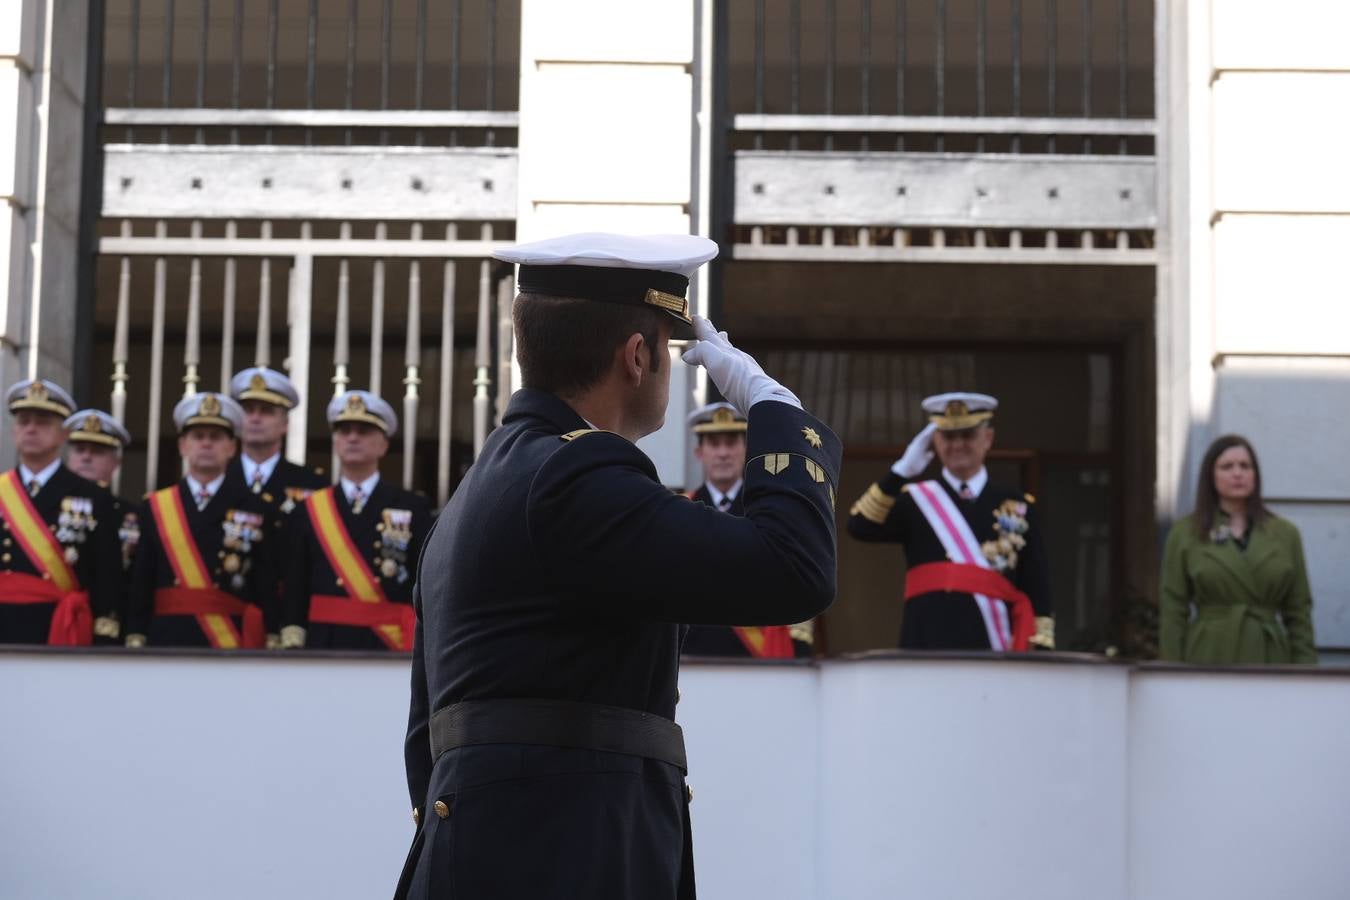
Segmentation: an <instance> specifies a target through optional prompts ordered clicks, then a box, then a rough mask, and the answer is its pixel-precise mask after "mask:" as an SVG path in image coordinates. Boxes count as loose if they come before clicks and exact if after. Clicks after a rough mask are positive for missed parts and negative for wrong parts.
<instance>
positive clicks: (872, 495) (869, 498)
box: [848, 483, 895, 525]
mask: <svg viewBox="0 0 1350 900" xmlns="http://www.w3.org/2000/svg"><path fill="white" fill-rule="evenodd" d="M894 506H895V498H894V497H891V496H889V495H887V494H886V493H885V492H883V491H882V490H881V487H880V486H879V485H877V484H876V483H873V484H872V486H871V487H869V488H868V489H867V492H866V493H864V494H863V495H862V496H861V497H859V498H858V502H857V503H854V504H853V508H852V509H850V510H849V511H848V514H849V515H850V516H862V517H863V518H864V519H866V520H867V521H869V522H873V523H875V524H877V525H884V524H886V517H887V516H889V515H890V514H891V509H892V507H894Z"/></svg>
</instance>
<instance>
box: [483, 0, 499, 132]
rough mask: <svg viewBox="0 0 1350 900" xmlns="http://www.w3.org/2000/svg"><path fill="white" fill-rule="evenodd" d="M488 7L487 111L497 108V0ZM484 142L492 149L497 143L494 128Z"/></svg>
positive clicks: (490, 0) (490, 1) (492, 0)
mask: <svg viewBox="0 0 1350 900" xmlns="http://www.w3.org/2000/svg"><path fill="white" fill-rule="evenodd" d="M487 7H488V8H487V26H488V66H487V106H486V107H485V109H495V108H496V106H497V0H488V4H487ZM483 141H484V143H486V144H487V146H489V147H491V146H492V145H493V144H495V143H497V132H496V131H495V130H494V129H492V128H489V129H487V131H486V132H485V133H484V135H483Z"/></svg>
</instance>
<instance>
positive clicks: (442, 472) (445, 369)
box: [436, 222, 459, 507]
mask: <svg viewBox="0 0 1350 900" xmlns="http://www.w3.org/2000/svg"><path fill="white" fill-rule="evenodd" d="M458 237H459V235H458V228H457V226H456V225H455V224H454V223H453V222H452V223H450V224H449V225H446V226H445V239H446V240H447V241H453V240H456V239H457V238H458ZM455 276H456V271H455V261H454V260H453V259H447V260H446V261H445V265H444V274H443V276H442V287H441V383H440V397H439V400H440V402H439V404H438V406H439V409H438V410H437V411H438V412H439V414H440V415H439V418H438V422H439V425H440V428H439V432H438V434H437V435H436V447H437V452H436V505H437V506H438V507H443V506H445V504H446V501H447V500H449V499H450V441H451V437H452V435H453V431H452V430H451V427H450V425H451V421H450V419H451V416H452V415H453V414H454V409H455V403H454V399H455V394H454V391H455Z"/></svg>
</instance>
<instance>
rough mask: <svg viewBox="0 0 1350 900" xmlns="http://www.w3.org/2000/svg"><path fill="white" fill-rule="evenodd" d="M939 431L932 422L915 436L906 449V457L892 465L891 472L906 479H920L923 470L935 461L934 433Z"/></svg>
mask: <svg viewBox="0 0 1350 900" xmlns="http://www.w3.org/2000/svg"><path fill="white" fill-rule="evenodd" d="M937 430H938V427H937V425H936V424H935V423H932V422H930V423H929V424H928V426H927V427H926V428H924V430H923V431H920V432H919V433H918V434H917V435H915V436H914V440H912V441H910V442H909V446H908V447H906V448H905V453H904V455H903V456H901V457H900V458H899V459H897V460H896V461H895V462H893V463H891V471H892V472H894V473H895V474H897V475H899V476H900V477H901V478H906V479H908V478H918V477H919V476H920V475H921V474H923V470H924V469H926V468H928V464H929V463H930V462H932V461H933V433H934V432H936V431H937Z"/></svg>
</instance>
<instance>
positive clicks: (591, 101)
mask: <svg viewBox="0 0 1350 900" xmlns="http://www.w3.org/2000/svg"><path fill="white" fill-rule="evenodd" d="M700 6H701V4H700V3H698V2H696V0H577V2H572V3H557V2H556V0H523V2H522V4H521V42H520V43H521V49H520V69H521V71H520V170H519V171H520V174H519V193H518V198H519V199H518V212H517V219H516V231H517V234H518V236H519V239H520V240H522V241H530V240H538V239H540V238H545V237H550V236H553V235H557V234H564V233H567V232H574V231H613V232H622V233H629V234H653V233H686V234H687V233H691V232H699V231H703V230H704V229H706V225H703V226H702V227H700V221H699V216H700V208H699V207H700V204H699V196H700V191H699V189H698V187H697V185H696V182H697V181H698V178H697V173H698V172H699V171H700V170H702V171H706V167H705V166H701V165H700V162H699V161H700V159H701V158H706V141H705V136H706V129H700V128H699V127H697V124H696V123H697V121H698V119H699V116H700V112H701V110H700V107H701V105H702V103H703V102H704V101H703V100H701V99H700V98H706V96H707V93H706V81H705V79H704V78H703V77H702V75H701V73H700V69H701V63H700V60H701V59H702V58H703V47H704V41H703V33H704V28H703V16H702V14H701V11H700ZM701 148H702V149H701ZM704 233H706V231H704ZM696 287H697V285H695V288H696ZM692 299H693V300H694V301H695V303H694V308H696V309H698V308H701V307H700V306H699V305H698V303H699V301H700V299H701V298H700V297H699V296H698V295H697V291H695V295H694V296H693V298H692ZM671 364H672V370H671V403H670V410H669V413H668V415H667V418H666V427H665V428H663V429H662V430H661V431H660V432H658V433H657V434H654V435H652V436H650V437H648V438H646V439H644V440H643V442H642V445H641V446H642V447H643V449H644V450H645V451H646V452H647V453H648V454H649V455H650V456H651V457H652V458H653V460H654V461H655V462H656V464H657V468H658V470H659V471H660V474H661V477H662V480H663V481H665V482H666V483H668V484H671V485H682V484H685V483H686V480H687V478H688V473H687V471H686V470H687V467H688V465H689V462H688V450H689V446H690V442H689V437H688V432H687V429H686V428H685V425H684V418H685V415H686V413H687V412H688V410H689V409H690V406H691V403H692V397H693V392H694V389H695V388H696V386H697V385H696V384H695V379H694V378H693V377H691V376H692V375H693V373H692V372H691V371H690V370H689V369H688V367H687V366H685V364H684V363H682V362H680V360H679V357H678V355H677V354H676V353H672V355H671Z"/></svg>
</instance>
